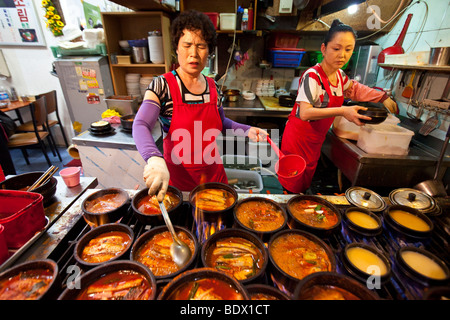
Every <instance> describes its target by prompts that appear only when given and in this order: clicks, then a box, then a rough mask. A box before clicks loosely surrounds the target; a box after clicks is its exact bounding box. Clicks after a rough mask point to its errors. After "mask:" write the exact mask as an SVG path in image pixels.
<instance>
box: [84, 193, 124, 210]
mask: <svg viewBox="0 0 450 320" xmlns="http://www.w3.org/2000/svg"><path fill="white" fill-rule="evenodd" d="M125 200H126V198H125V197H124V196H123V195H121V194H119V193H108V194H105V195H102V196H100V197H98V198H95V199H93V200H90V201H86V207H85V209H86V211H89V212H92V213H104V212H108V211H111V210H114V209H117V208H118V207H120V206H121V205H122V204H123V203H124V202H125Z"/></svg>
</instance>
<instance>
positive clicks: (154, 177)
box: [144, 156, 170, 202]
mask: <svg viewBox="0 0 450 320" xmlns="http://www.w3.org/2000/svg"><path fill="white" fill-rule="evenodd" d="M169 180H170V173H169V169H167V165H166V161H165V160H164V158H161V157H156V156H154V157H151V158H149V159H148V160H147V164H146V166H145V167H144V181H145V185H146V186H147V187H148V188H149V190H148V194H149V195H154V194H156V198H157V200H158V201H159V202H162V201H163V200H164V196H165V195H166V192H167V188H168V187H169Z"/></svg>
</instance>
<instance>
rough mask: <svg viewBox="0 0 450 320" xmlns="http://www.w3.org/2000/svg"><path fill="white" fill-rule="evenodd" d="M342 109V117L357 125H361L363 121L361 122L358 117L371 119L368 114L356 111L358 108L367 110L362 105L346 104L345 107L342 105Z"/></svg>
mask: <svg viewBox="0 0 450 320" xmlns="http://www.w3.org/2000/svg"><path fill="white" fill-rule="evenodd" d="M342 109H343V111H344V112H343V115H342V116H343V117H344V118H345V119H347V120H348V121H350V122H353V123H354V124H356V125H358V126H362V125H363V124H364V123H362V122H361V121H360V119H363V120H371V119H372V118H371V117H368V116H364V115H362V114H359V113H358V110H367V108H366V107H362V106H346V107H342Z"/></svg>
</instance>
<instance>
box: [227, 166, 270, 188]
mask: <svg viewBox="0 0 450 320" xmlns="http://www.w3.org/2000/svg"><path fill="white" fill-rule="evenodd" d="M225 173H226V175H227V178H228V183H229V184H230V185H231V186H232V187H233V188H234V189H235V190H236V192H237V193H250V190H251V191H252V193H260V192H261V190H262V189H263V187H264V185H263V181H262V178H261V175H260V174H259V173H258V172H255V171H247V170H239V169H228V168H225ZM235 179H237V181H238V182H236V183H232V182H233V180H235ZM235 186H238V187H239V188H237V187H235ZM246 186H247V187H246ZM250 186H254V187H250Z"/></svg>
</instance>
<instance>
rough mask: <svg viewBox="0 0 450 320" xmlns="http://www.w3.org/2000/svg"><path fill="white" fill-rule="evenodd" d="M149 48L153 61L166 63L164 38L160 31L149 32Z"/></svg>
mask: <svg viewBox="0 0 450 320" xmlns="http://www.w3.org/2000/svg"><path fill="white" fill-rule="evenodd" d="M148 49H149V52H150V61H151V62H152V63H158V64H160V63H164V50H163V39H162V35H161V32H160V31H153V32H149V33H148Z"/></svg>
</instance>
